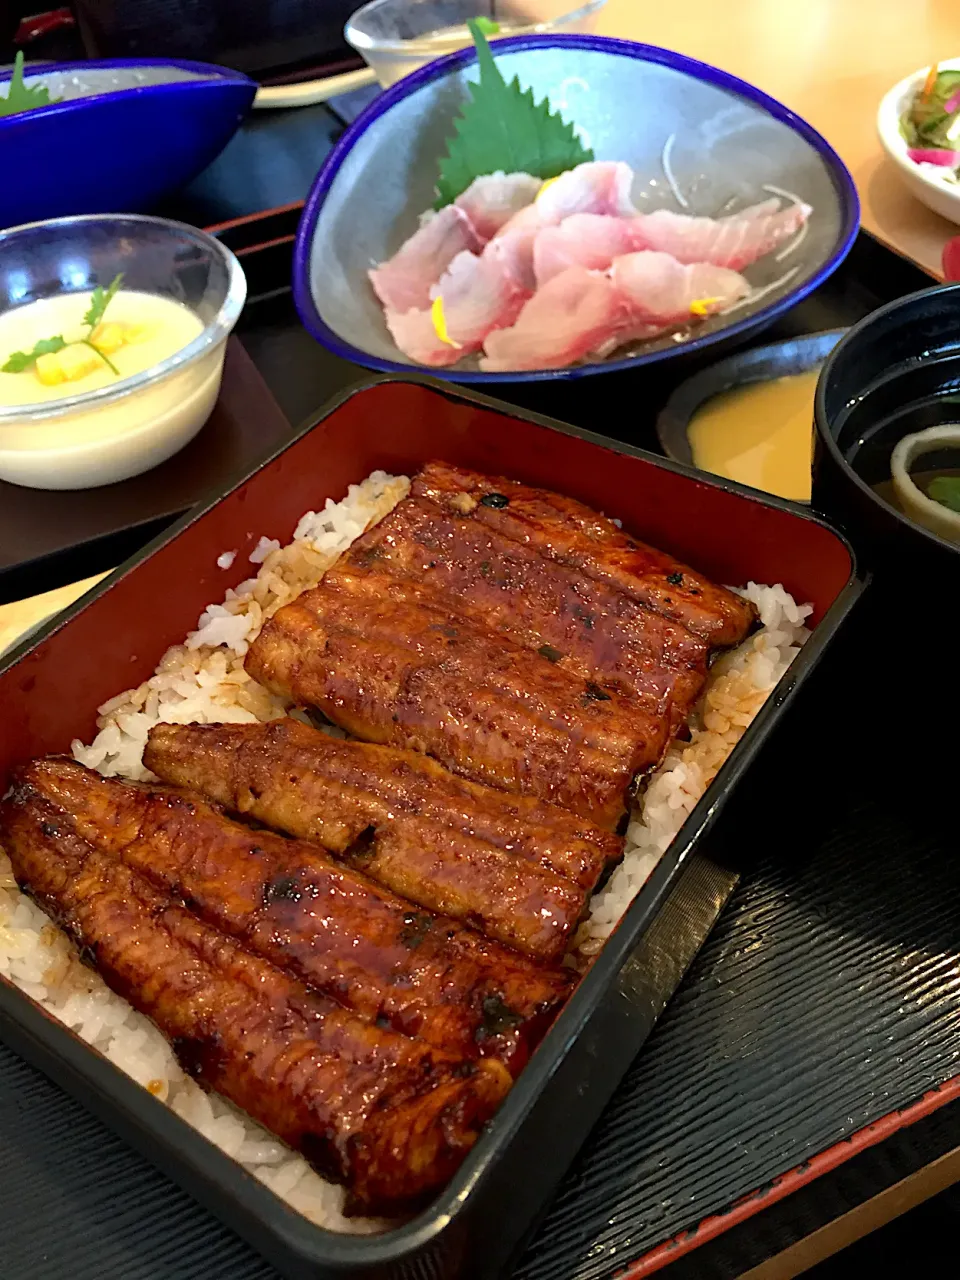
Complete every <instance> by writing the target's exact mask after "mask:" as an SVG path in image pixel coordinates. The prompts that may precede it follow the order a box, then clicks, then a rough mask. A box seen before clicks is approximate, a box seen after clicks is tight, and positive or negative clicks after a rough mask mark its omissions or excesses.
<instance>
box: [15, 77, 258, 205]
mask: <svg viewBox="0 0 960 1280" xmlns="http://www.w3.org/2000/svg"><path fill="white" fill-rule="evenodd" d="M10 75H11V72H10V71H3V72H0V87H2V86H4V85H5V84H6V82H8V81H9V80H10ZM25 80H26V83H27V85H28V86H30V85H38V84H43V85H45V86H46V87H47V88H48V89H49V90H50V94H51V97H63V98H64V101H62V102H57V103H52V104H51V105H50V106H48V107H35V108H33V109H32V110H30V111H22V112H18V113H17V114H16V115H11V116H0V156H2V158H3V172H4V178H3V181H2V182H0V228H5V227H15V226H19V225H20V224H21V223H25V222H40V221H44V220H46V219H48V218H58V217H64V216H66V215H69V214H77V213H138V212H142V211H145V210H150V209H152V208H153V207H154V206H155V205H156V204H157V202H158V201H159V200H161V199H162V198H163V197H164V196H167V195H169V194H170V193H171V192H173V191H175V190H176V189H177V188H178V187H181V186H183V185H184V183H187V182H189V181H190V180H191V178H194V177H196V175H197V174H198V173H199V172H200V171H201V170H202V169H204V168H206V166H207V165H208V164H209V163H210V161H211V160H213V159H214V157H215V156H217V155H218V154H219V153H220V152H221V151H222V150H223V148H224V147H225V146H226V145H227V143H228V142H229V141H230V139H231V138H232V137H233V135H234V134H235V133H236V131H237V129H238V128H239V127H240V124H241V122H242V121H243V118H244V116H245V115H246V114H247V111H248V110H249V109H250V106H251V104H252V102H253V99H254V95H255V94H256V91H257V86H256V84H255V83H254V82H253V81H252V80H250V79H248V77H247V76H244V75H241V74H240V73H239V72H237V71H229V70H227V69H226V68H225V67H213V66H209V65H208V64H207V63H204V62H181V61H171V60H169V59H161V58H138V59H133V60H131V59H117V60H110V61H104V62H59V63H45V64H43V65H42V66H37V67H29V68H28V69H27V74H26V76H25ZM4 92H6V89H4Z"/></svg>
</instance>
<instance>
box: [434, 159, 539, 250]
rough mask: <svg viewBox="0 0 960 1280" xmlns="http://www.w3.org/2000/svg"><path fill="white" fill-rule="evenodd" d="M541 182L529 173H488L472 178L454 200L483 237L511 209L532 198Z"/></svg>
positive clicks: (505, 218) (514, 210) (492, 231)
mask: <svg viewBox="0 0 960 1280" xmlns="http://www.w3.org/2000/svg"><path fill="white" fill-rule="evenodd" d="M542 186H543V182H542V181H541V179H540V178H534V177H532V176H531V175H530V174H529V173H490V174H486V175H485V176H484V177H482V178H474V180H473V182H471V183H470V185H469V187H467V189H466V191H464V193H463V195H460V196H457V198H456V200H455V201H454V203H455V204H456V206H457V208H458V209H462V210H463V211H464V213H465V214H466V215H467V217H468V218H469V219H470V221H471V222H472V223H473V227H474V230H475V231H476V233H477V235H478V236H480V238H481V239H483V240H490V239H492V238H493V236H495V235H496V234H497V232H498V231H499V230H500V228H501V227H503V226H504V225H505V224H506V223H508V222H509V221H510V219H511V218H512V217H513V215H514V214H515V213H518V212H519V211H520V210H521V209H523V208H525V207H526V206H527V205H530V204H533V201H534V198H535V196H536V194H537V192H538V191H539V190H540V188H541V187H542Z"/></svg>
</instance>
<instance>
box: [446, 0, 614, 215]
mask: <svg viewBox="0 0 960 1280" xmlns="http://www.w3.org/2000/svg"><path fill="white" fill-rule="evenodd" d="M467 25H468V26H469V28H470V34H471V35H472V36H473V42H474V44H475V45H476V47H477V62H478V64H479V67H480V80H479V82H475V83H471V84H470V100H469V101H468V102H466V103H465V104H464V106H463V108H462V110H461V112H460V115H459V116H458V117H457V119H456V120H455V122H454V126H453V129H454V132H453V136H452V137H451V138H449V139H448V141H447V154H446V156H444V158H443V159H442V160H441V161H440V176H439V179H438V181H437V200H436V204H435V205H434V208H436V209H442V208H443V207H444V205H448V204H452V202H453V201H454V200H456V198H457V196H459V195H461V194H462V193H463V192H464V191H466V189H467V187H469V185H470V183H471V182H473V180H474V178H479V177H481V176H482V175H483V174H486V173H497V172H501V171H502V172H503V173H530V174H533V176H534V177H535V178H543V180H544V181H546V180H547V179H548V178H556V177H558V176H559V175H560V174H561V173H565V172H566V170H567V169H574V168H576V166H577V165H578V164H584V163H585V162H586V161H588V160H592V159H593V152H592V151H589V150H588V149H587V148H586V147H585V146H584V145H583V143H582V142H581V141H580V139H579V138H578V137H577V135H576V133H575V132H574V129H573V125H572V124H567V123H565V122H564V120H563V119H562V118H561V116H560V114H559V112H556V111H551V110H550V104H549V103H548V102H547V100H546V99H544V100H543V101H542V102H534V99H533V90H532V89H526V90H524V89H521V87H520V81H519V80H518V79H517V78H516V76H515V77H514V78H513V80H511V81H510V83H509V84H507V82H506V81H505V80H504V78H503V76H502V75H501V74H500V70H499V68H498V67H497V64H496V63H495V62H494V59H493V54H492V53H491V52H490V46H489V45H488V44H487V41H486V39H485V38H484V35H483V32H482V31H481V30H480V27H479V25H478V24H477V22H476V21H475V20H471V21H470V22H469V23H468V24H467Z"/></svg>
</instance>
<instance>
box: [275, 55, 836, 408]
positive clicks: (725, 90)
mask: <svg viewBox="0 0 960 1280" xmlns="http://www.w3.org/2000/svg"><path fill="white" fill-rule="evenodd" d="M494 54H495V57H496V61H497V64H498V66H499V68H500V70H501V72H502V74H503V76H504V78H505V79H506V80H508V81H509V80H511V79H512V78H513V77H514V76H517V77H519V80H520V83H521V85H522V86H524V87H529V88H531V89H532V90H533V93H534V97H535V98H536V99H537V100H538V101H539V100H541V99H543V98H547V99H549V101H550V104H551V106H552V107H553V109H555V110H559V111H561V112H562V114H563V116H564V118H565V119H567V120H568V121H570V122H572V123H573V124H574V126H575V127H576V130H577V132H578V134H579V135H580V138H581V140H582V141H583V142H584V144H585V145H586V146H589V147H590V148H592V150H593V152H594V155H595V157H596V159H597V160H620V161H625V162H626V163H627V164H629V165H630V166H631V167H632V169H633V170H634V173H635V174H636V182H635V185H634V189H633V193H632V195H633V201H634V204H635V205H636V207H637V208H638V209H639V210H640V211H641V212H652V211H653V210H656V209H659V208H667V209H672V210H674V211H676V212H683V213H690V214H703V215H709V216H717V215H718V214H722V213H728V212H733V211H736V210H739V209H743V208H745V207H746V206H748V205H750V204H756V203H758V202H761V201H765V200H769V199H771V197H772V196H774V195H776V196H778V197H779V198H781V199H785V200H787V201H790V200H792V199H799V200H802V201H805V202H806V203H807V204H809V205H811V206H812V208H813V213H812V215H811V217H810V219H809V221H808V223H807V225H806V227H805V228H804V229H803V232H802V235H801V236H798V237H797V238H796V242H795V243H791V244H790V245H788V246H787V247H786V249H785V250H783V251H779V252H777V253H771V254H769V255H768V256H767V257H766V258H765V259H763V260H762V261H759V262H757V263H755V264H754V265H753V266H752V267H749V268H747V270H746V275H747V278H748V280H749V282H750V284H751V285H752V286H753V288H752V291H751V294H750V295H749V296H748V297H747V298H746V299H744V300H742V301H740V302H738V303H737V304H736V307H735V309H734V308H731V309H730V310H729V311H727V312H726V313H718V314H715V315H712V316H710V317H709V318H707V319H706V320H704V321H703V323H701V324H698V325H697V326H696V327H695V328H694V329H692V330H690V331H688V332H686V333H684V334H682V335H678V334H675V333H674V334H665V335H663V336H662V337H659V338H657V339H656V340H654V341H652V342H648V343H646V344H645V345H643V346H641V347H639V348H637V349H634V350H633V351H631V352H630V353H629V354H625V353H624V352H623V351H620V352H614V353H613V354H612V355H611V356H610V357H609V358H607V359H604V360H600V359H597V358H593V360H592V362H591V363H581V364H577V365H572V366H568V367H566V368H562V369H540V370H533V371H528V372H524V373H517V372H484V371H481V370H480V368H479V366H478V362H477V359H476V357H475V356H471V357H469V358H467V359H464V360H461V361H460V362H458V363H457V364H456V365H452V366H450V367H447V368H445V369H437V370H433V371H432V372H435V373H436V374H437V376H439V377H443V378H449V379H451V380H452V381H455V382H463V383H479V384H484V383H497V382H519V381H524V382H525V381H531V380H538V379H565V378H576V377H582V376H584V375H589V374H597V373H606V372H609V371H612V370H621V369H632V368H639V367H642V366H644V365H647V364H650V363H653V362H655V361H660V360H666V359H669V358H671V357H672V356H675V355H676V354H678V353H680V352H691V351H697V350H700V349H702V348H704V347H707V346H710V345H711V344H714V343H717V342H720V341H722V340H724V339H730V338H735V337H743V336H745V335H747V334H749V333H751V332H753V331H755V330H757V329H760V328H762V327H763V326H764V325H768V324H770V323H771V322H772V321H773V320H775V319H776V318H777V316H779V315H781V314H782V313H783V312H784V311H786V310H787V309H788V308H790V307H792V306H794V304H795V303H797V302H798V301H799V300H800V299H801V298H803V297H805V296H806V295H807V294H808V293H810V292H811V291H812V290H813V289H815V288H816V287H817V286H818V285H819V284H820V283H822V281H823V280H825V279H826V278H827V276H829V275H830V274H831V272H833V271H834V270H835V269H836V268H837V267H838V266H839V264H840V263H841V262H842V261H843V258H844V257H845V256H846V254H847V252H848V250H849V248H850V246H851V244H852V243H853V239H854V236H855V235H856V232H857V224H858V214H859V208H858V203H857V196H856V191H855V189H854V185H853V182H852V180H851V178H850V175H849V173H848V172H847V170H846V169H845V168H844V166H843V164H842V162H841V161H840V159H839V158H838V156H837V155H836V154H835V153H834V152H833V151H832V150H831V148H830V147H829V146H828V145H827V143H826V142H825V141H824V139H823V138H822V137H820V135H819V134H817V133H815V132H814V130H813V129H812V128H811V127H810V126H809V125H808V124H806V123H805V122H804V121H803V120H801V119H800V118H799V117H798V116H796V115H794V114H793V113H792V112H791V111H789V110H788V109H787V108H786V107H784V106H781V105H780V104H779V103H778V102H775V101H774V100H773V99H772V98H769V97H768V96H767V95H766V94H764V93H762V92H761V91H760V90H759V89H756V88H754V87H753V86H752V85H749V84H746V83H745V82H744V81H742V80H738V79H736V78H735V77H733V76H731V75H728V74H727V73H726V72H723V71H719V70H717V69H716V68H714V67H709V66H707V65H705V64H704V63H702V62H697V61H695V60H694V59H692V58H687V57H684V56H683V55H681V54H678V53H673V52H670V51H669V50H666V49H658V48H655V47H653V46H650V45H642V44H635V43H632V42H630V41H626V40H614V39H609V38H605V37H602V36H591V35H562V34H546V35H522V36H518V37H513V38H510V39H505V40H498V41H497V42H496V44H495V45H494ZM475 76H476V54H475V52H474V50H473V49H464V50H460V51H459V52H456V53H453V54H450V55H449V56H447V57H444V58H441V59H438V60H437V61H436V62H431V63H429V64H427V65H426V66H424V67H421V68H420V69H419V70H417V71H414V72H413V73H412V74H410V75H408V76H406V77H404V79H402V80H400V81H398V82H397V83H396V84H395V85H393V86H392V87H391V88H389V89H387V90H386V91H385V92H384V93H383V94H381V95H380V96H379V97H378V98H377V99H376V100H375V101H374V102H373V103H371V105H370V106H369V107H368V108H367V109H366V111H364V112H363V114H362V115H361V116H359V117H358V119H357V120H356V122H355V123H354V124H353V125H352V126H351V127H350V128H349V129H348V130H347V131H346V133H345V134H344V135H343V137H342V138H341V139H340V141H339V142H338V144H337V146H336V147H335V148H334V149H333V151H332V152H331V154H330V155H329V157H328V158H327V161H326V163H325V164H324V166H323V168H322V169H321V170H320V172H319V174H318V175H317V178H316V180H315V182H314V185H313V189H312V191H311V193H310V196H309V199H308V201H307V205H306V208H305V210H304V215H303V218H302V220H301V223H300V228H299V231H298V235H297V244H296V249H295V256H294V276H293V284H294V297H295V300H296V304H297V308H298V311H299V313H300V318H301V320H302V321H303V323H304V325H305V326H306V328H307V329H308V331H309V332H310V333H311V334H312V335H313V336H314V337H315V338H316V339H317V340H318V341H319V342H321V343H323V344H324V345H325V346H327V347H329V348H330V349H331V350H332V351H334V352H336V353H337V354H338V355H341V356H343V357H345V358H346V359H348V360H353V361H355V362H356V363H357V364H361V365H365V366H367V367H368V368H371V369H378V370H382V371H386V372H393V371H408V370H409V369H410V367H411V363H412V362H411V361H410V360H409V359H408V358H407V357H405V356H404V355H402V354H401V352H400V351H399V349H398V348H397V347H396V346H395V344H394V342H393V340H392V338H391V337H390V334H389V332H388V331H387V327H386V324H385V322H384V316H383V312H382V309H381V307H380V304H379V303H378V301H377V298H376V297H375V295H374V293H373V291H372V289H371V287H370V282H369V279H368V272H369V270H370V268H371V267H373V266H375V265H376V264H378V263H380V262H383V261H384V260H385V259H387V258H389V257H391V255H392V254H393V253H394V252H395V251H396V250H397V249H398V248H399V246H400V245H401V244H402V243H403V242H404V241H405V240H406V239H407V238H408V237H409V236H410V235H411V234H412V233H413V232H414V231H415V230H416V228H417V225H418V216H419V215H420V213H421V212H422V211H423V210H426V209H428V208H430V207H431V205H432V204H433V202H434V198H435V195H434V186H435V183H436V180H437V167H438V162H439V159H440V157H441V156H442V155H443V154H444V152H445V149H446V140H447V139H448V138H449V136H450V134H451V131H452V125H453V121H454V120H455V118H456V117H457V114H458V112H459V111H460V109H461V107H462V105H463V103H464V101H465V99H466V96H467V93H468V88H467V86H468V84H469V83H470V82H471V81H472V80H474V79H475ZM787 253H789V256H786V254H787ZM678 338H679V339H680V340H678ZM418 367H419V366H418Z"/></svg>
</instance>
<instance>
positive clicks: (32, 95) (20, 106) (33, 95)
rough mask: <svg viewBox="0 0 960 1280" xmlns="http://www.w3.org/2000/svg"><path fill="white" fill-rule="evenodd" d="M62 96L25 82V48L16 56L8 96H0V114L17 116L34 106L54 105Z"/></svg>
mask: <svg viewBox="0 0 960 1280" xmlns="http://www.w3.org/2000/svg"><path fill="white" fill-rule="evenodd" d="M62 101H63V99H62V98H51V97H50V90H49V89H48V88H46V86H45V85H42V84H38V85H35V86H34V87H33V88H28V87H27V86H26V85H25V84H24V82H23V50H22V49H21V50H20V51H19V53H18V54H17V56H16V59H15V61H14V64H13V75H12V76H11V77H10V88H9V89H8V90H7V95H6V97H3V96H0V116H15V115H17V114H18V113H19V112H21V111H32V110H33V108H34V107H52V106H56V104H57V103H58V102H62Z"/></svg>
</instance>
